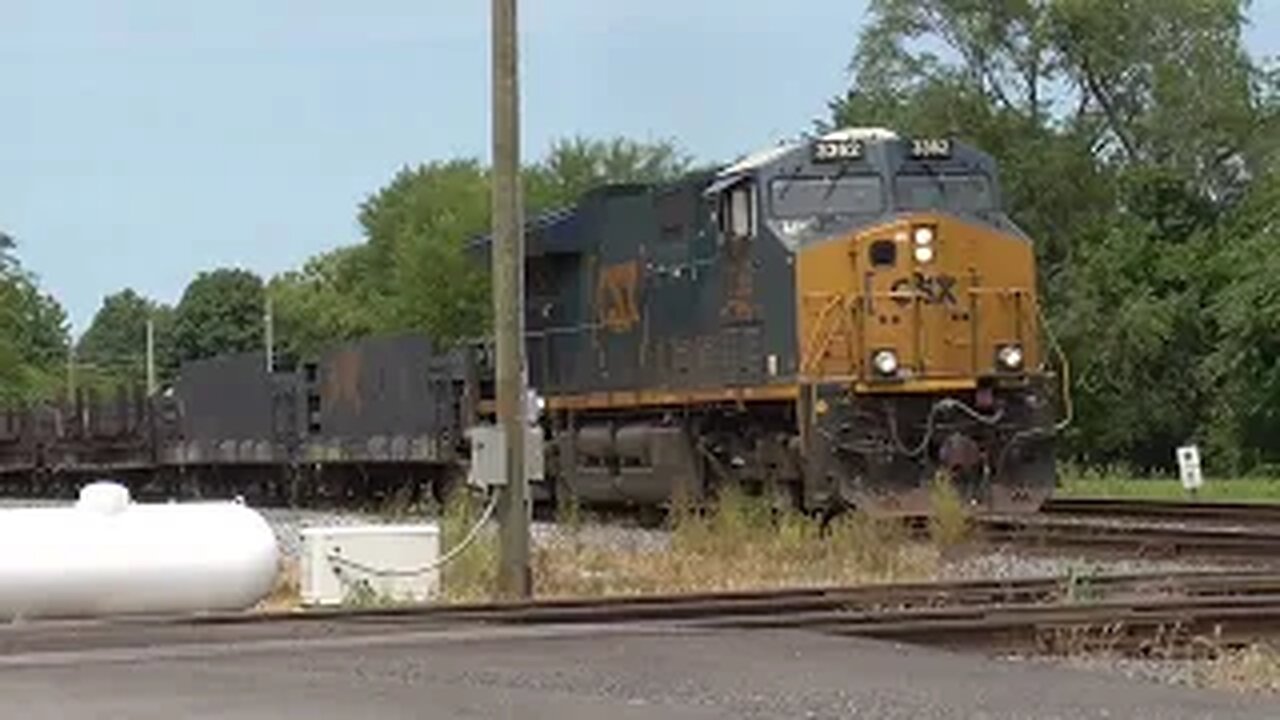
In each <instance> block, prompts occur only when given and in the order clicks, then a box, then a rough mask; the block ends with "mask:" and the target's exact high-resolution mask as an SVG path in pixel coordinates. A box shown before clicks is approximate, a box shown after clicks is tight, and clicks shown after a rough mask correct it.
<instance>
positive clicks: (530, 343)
mask: <svg viewBox="0 0 1280 720" xmlns="http://www.w3.org/2000/svg"><path fill="white" fill-rule="evenodd" d="M996 170H997V168H996V164H995V163H994V162H993V160H992V159H991V158H990V157H989V156H987V155H986V154H984V153H982V152H981V151H979V150H978V149H976V148H974V147H971V146H969V145H966V144H964V143H962V142H958V141H954V140H952V139H946V138H943V139H929V138H924V139H921V138H905V137H900V136H898V135H897V134H895V133H893V132H890V131H887V130H881V129H861V128H853V129H844V130H839V131H835V132H830V133H827V134H824V135H821V136H819V137H815V138H809V139H806V140H803V141H797V142H791V143H787V144H782V145H779V146H777V147H773V148H769V149H767V150H765V151H763V152H760V153H756V154H754V155H750V156H748V157H746V158H744V159H742V160H741V161H739V162H737V163H735V164H733V165H731V166H729V167H725V168H723V169H720V170H718V171H711V172H700V173H695V174H692V175H689V176H687V177H684V178H681V179H679V180H677V181H673V182H667V183H659V184H631V185H609V186H605V187H600V188H597V189H595V190H593V191H591V192H588V193H586V194H585V195H584V196H583V197H582V198H580V200H579V202H578V203H576V204H575V205H574V206H573V207H570V208H565V209H562V210H558V211H554V212H550V213H546V214H544V215H541V216H538V217H536V218H531V219H529V220H528V222H527V223H526V233H527V234H526V243H525V244H526V268H525V269H526V282H525V291H526V317H525V325H526V331H527V343H526V353H527V354H526V357H527V371H528V378H529V382H530V384H531V385H532V386H533V387H534V388H535V389H536V390H537V392H538V393H539V395H540V396H541V397H542V398H543V399H544V401H545V410H544V412H543V413H542V417H541V423H542V427H541V431H542V433H543V440H544V442H545V445H544V449H545V450H546V451H547V452H546V453H545V456H546V481H545V482H541V483H538V484H537V486H536V487H535V497H541V498H544V499H555V498H558V497H563V496H564V495H565V494H571V495H574V496H576V497H577V498H579V499H580V500H581V501H583V502H584V503H586V504H597V503H608V504H614V503H624V504H633V505H640V506H654V505H661V504H663V503H666V502H668V501H669V500H671V499H672V498H673V497H677V496H681V497H685V498H688V499H690V500H694V501H696V500H698V499H700V498H705V497H708V496H710V495H712V494H714V493H715V492H716V491H717V489H718V488H721V487H724V486H725V485H730V484H731V485H736V486H739V487H743V488H746V489H748V490H750V491H755V492H761V493H766V494H768V495H770V496H771V497H773V498H776V499H777V500H778V501H780V502H783V503H787V504H790V505H793V506H797V507H801V508H805V509H827V508H839V507H848V506H856V507H859V508H864V509H866V510H869V511H872V512H878V513H889V514H894V513H912V514H915V513H922V512H927V511H928V507H929V497H930V495H929V486H930V482H931V480H932V479H933V478H934V477H935V476H937V475H938V473H939V471H946V474H945V476H946V477H949V478H950V480H951V482H953V483H955V485H956V487H957V489H958V490H959V491H960V493H961V494H962V496H963V497H964V498H965V499H966V500H967V501H968V502H970V503H971V504H972V505H973V506H974V507H975V508H976V509H978V510H987V511H1025V510H1034V509H1036V508H1037V507H1038V506H1039V505H1040V503H1041V502H1043V500H1044V499H1045V498H1047V496H1048V495H1049V494H1050V493H1051V490H1052V488H1053V485H1054V475H1055V470H1054V452H1053V441H1054V435H1055V429H1056V424H1057V422H1058V407H1057V403H1056V388H1057V377H1056V375H1055V374H1053V373H1052V372H1050V370H1049V365H1050V363H1049V362H1048V358H1047V353H1046V352H1045V348H1044V347H1042V336H1044V334H1045V330H1046V328H1045V327H1044V326H1043V323H1042V320H1041V318H1042V315H1041V312H1040V303H1039V295H1038V293H1037V291H1036V265H1035V260H1034V252H1033V248H1032V244H1031V240H1030V239H1029V238H1027V237H1026V236H1025V235H1024V234H1023V233H1022V232H1021V231H1020V230H1019V229H1018V227H1017V226H1016V225H1015V224H1014V223H1013V222H1012V221H1011V220H1010V218H1009V216H1008V214H1007V213H1006V212H1005V210H1004V207H1003V204H1002V202H1001V191H1000V185H999V182H998V177H997V172H996ZM471 250H472V251H474V254H475V258H476V262H478V263H486V262H487V261H488V258H489V250H490V240H489V239H488V238H480V239H478V240H477V241H476V242H474V243H472V245H471ZM490 358H491V353H490V352H488V345H487V343H478V344H467V345H466V346H464V347H450V348H441V347H436V346H434V345H433V344H432V343H431V342H430V341H429V340H428V339H426V338H412V337H410V338H399V339H396V338H390V339H371V340H366V341H360V342H357V343H354V344H348V345H345V346H340V347H338V348H336V349H331V350H330V351H328V352H326V353H325V354H323V355H321V356H319V357H317V358H312V359H311V360H305V359H304V360H303V361H302V362H301V363H299V364H298V365H296V366H294V367H291V368H285V367H271V368H269V369H268V368H267V367H266V366H265V364H264V362H263V359H264V358H263V355H262V354H261V353H258V354H249V355H246V356H241V357H238V358H221V359H217V360H211V361H204V362H202V363H198V364H195V365H192V366H190V367H188V368H185V369H184V370H183V373H182V378H181V379H180V380H179V381H178V383H176V384H175V386H174V389H173V393H172V395H171V397H169V398H168V399H167V400H166V401H165V403H164V404H163V408H164V410H163V412H161V411H160V410H156V409H155V408H156V407H158V406H157V405H156V404H155V403H151V404H149V405H147V406H146V408H144V407H143V406H142V405H138V407H137V412H136V413H134V414H133V415H129V417H134V418H135V422H134V423H133V425H134V426H135V427H136V428H142V429H141V430H136V431H134V432H132V434H131V437H133V440H132V441H131V442H123V441H122V440H121V439H120V438H118V437H117V438H115V439H114V440H111V441H110V442H107V441H103V442H101V443H98V444H97V445H96V446H95V444H94V442H92V438H87V436H84V433H83V432H81V434H80V435H79V436H77V438H78V439H77V442H76V443H74V444H73V450H72V451H69V453H68V452H63V453H62V454H61V455H59V452H58V450H57V448H58V447H59V446H58V444H57V443H49V442H42V443H41V442H34V441H32V439H31V437H30V433H29V432H26V431H24V430H23V429H22V428H23V427H25V426H22V425H21V423H16V424H15V422H14V421H13V420H12V417H10V419H9V420H8V421H7V424H6V423H0V480H4V479H5V478H8V482H9V483H10V484H12V482H13V479H14V478H15V477H17V475H15V472H14V471H13V468H20V469H21V468H26V469H27V470H29V471H35V470H38V469H39V468H40V467H41V466H42V463H43V467H44V470H43V471H42V472H43V477H45V478H46V479H48V478H56V477H59V473H62V475H61V476H67V475H68V473H70V472H71V469H73V468H80V469H81V470H84V469H86V468H88V469H90V470H92V469H93V468H94V467H102V466H106V465H104V463H107V464H109V465H110V466H111V467H115V468H117V469H118V468H120V467H125V466H127V467H129V468H133V469H138V468H143V469H145V470H147V471H148V472H153V473H154V472H156V471H158V473H159V474H160V475H163V476H167V477H170V478H174V477H177V478H182V479H184V482H197V483H205V484H208V483H211V482H212V483H214V484H215V486H216V487H217V488H220V489H221V488H224V487H225V486H227V485H236V484H237V483H239V484H241V485H243V484H244V483H246V482H254V483H257V486H258V487H268V488H273V490H272V492H273V494H275V495H277V496H279V495H280V494H281V493H282V492H283V491H284V489H286V488H287V489H288V491H289V493H290V497H292V498H294V499H296V498H297V497H299V495H301V496H302V497H311V496H333V495H338V496H342V497H348V498H350V497H353V496H358V495H361V494H369V493H374V494H385V493H387V492H390V491H391V489H392V486H394V485H396V484H397V483H405V482H409V483H413V484H420V483H422V482H424V481H425V482H428V483H432V484H435V485H436V486H437V490H438V489H439V485H440V483H443V482H445V480H446V479H447V478H450V477H454V478H456V477H457V476H458V474H459V473H458V472H457V469H458V468H460V467H461V466H462V465H464V464H465V462H466V459H467V457H468V456H467V448H466V442H467V441H466V437H467V432H466V430H467V428H468V427H470V426H471V425H474V424H476V423H485V422H488V421H490V420H491V419H492V413H493V383H492V366H491V363H490V361H489V359H490ZM1064 397H1065V396H1064ZM147 408H151V410H150V411H147ZM144 415H148V416H149V418H150V419H149V420H147V421H146V422H143V421H142V417H143V416H144ZM84 416H85V411H84V410H83V409H78V410H77V412H76V417H81V418H83V417H84ZM64 424H65V423H64ZM52 425H58V423H52ZM45 426H51V424H50V423H48V422H46V423H45ZM6 428H7V430H6ZM6 433H7V435H6ZM24 433H25V434H24ZM125 434H126V435H129V434H130V433H125ZM6 437H8V444H7V445H6ZM24 438H25V440H24ZM6 448H8V449H7V450H6ZM23 448H26V449H27V450H23ZM33 448H34V449H33ZM95 448H96V449H95ZM112 448H114V449H115V450H111V449H112ZM121 448H123V450H121ZM108 450H111V451H110V452H108ZM144 450H145V451H144ZM28 451H29V452H30V453H36V452H37V451H38V454H39V458H34V455H28V456H23V455H22V453H23V452H28ZM15 454H16V455H17V456H19V460H23V458H25V460H24V461H23V462H25V464H23V462H17V463H15V460H14V457H15ZM33 458H34V459H33ZM95 458H96V460H95ZM86 459H87V460H86ZM108 460H109V461H110V462H109V463H108ZM86 462H88V464H87V465H86ZM94 463H98V465H94ZM5 468H9V470H8V471H7V472H6V470H5ZM51 468H52V469H51ZM59 468H60V470H59ZM335 488H336V489H335ZM238 489H239V488H238Z"/></svg>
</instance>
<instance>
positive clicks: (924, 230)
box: [915, 225, 933, 245]
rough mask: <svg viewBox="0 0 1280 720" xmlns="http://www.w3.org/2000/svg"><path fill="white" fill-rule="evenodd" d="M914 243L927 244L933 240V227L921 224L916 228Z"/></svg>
mask: <svg viewBox="0 0 1280 720" xmlns="http://www.w3.org/2000/svg"><path fill="white" fill-rule="evenodd" d="M915 238H916V245H928V244H930V243H932V242H933V228H931V227H928V226H927V225H926V226H921V227H918V228H916V233H915Z"/></svg>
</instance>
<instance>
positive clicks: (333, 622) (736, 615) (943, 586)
mask: <svg viewBox="0 0 1280 720" xmlns="http://www.w3.org/2000/svg"><path fill="white" fill-rule="evenodd" d="M646 624H647V625H650V626H652V625H655V624H656V625H660V626H664V627H673V626H674V627H678V628H685V629H693V630H698V629H702V630H714V629H736V630H752V629H798V630H811V631H818V632H826V633H834V634H842V635H856V636H867V637H876V638H884V639H895V640H901V641H904V642H913V643H920V644H929V645H942V646H949V647H983V648H1002V649H1010V648H1019V649H1032V650H1038V651H1041V652H1044V651H1046V650H1048V651H1053V650H1055V649H1061V648H1067V649H1080V648H1081V647H1082V646H1081V644H1080V643H1081V640H1082V638H1083V639H1084V640H1087V641H1089V642H1093V643H1095V644H1096V643H1102V644H1103V645H1104V646H1105V647H1107V648H1108V649H1112V650H1116V649H1119V650H1129V651H1141V649H1142V648H1143V647H1149V646H1151V645H1152V643H1162V644H1161V645H1160V647H1161V648H1162V651H1168V649H1169V648H1170V647H1171V640H1172V641H1173V643H1174V644H1177V645H1178V646H1179V647H1184V648H1195V647H1196V644H1195V640H1196V639H1197V638H1198V637H1201V636H1209V637H1212V638H1214V641H1215V642H1217V643H1224V642H1225V643H1232V642H1245V641H1248V640H1252V639H1255V638H1256V637H1258V636H1260V635H1268V636H1274V635H1278V634H1280V573H1273V572H1264V571H1261V570H1257V571H1239V572H1223V571H1192V572H1159V573H1137V574H1125V575H1102V576H1098V577H1083V578H1062V577H1040V578H1023V579H1007V580H966V581H938V582H922V583H903V584H884V585H862V586H844V587H819V588H796V589H784V590H767V591H744V592H722V593H697V594H688V595H652V596H636V597H612V598H587V599H548V600H534V601H523V602H506V603H482V604H472V605H443V604H442V605H428V606H403V607H387V608H365V609H325V610H304V611H293V612H272V613H230V614H221V615H210V616H199V617H169V618H130V619H121V620H111V621H70V622H67V621H62V622H52V623H39V622H37V623H29V624H19V625H13V626H0V658H2V657H3V656H5V655H9V654H21V653H31V652H42V651H43V652H50V651H52V652H57V651H61V650H75V649H79V648H83V647H96V648H121V649H123V648H131V647H140V646H144V645H145V646H148V647H149V646H152V645H155V644H165V645H184V644H197V645H198V644H200V643H209V642H213V643H225V642H229V641H232V640H234V639H256V640H270V639H285V640H289V641H294V640H299V641H305V640H306V639H308V638H315V639H332V638H335V637H340V636H343V635H346V636H366V635H384V636H386V635H394V634H400V633H415V632H418V633H420V632H432V631H434V630H441V631H444V630H465V629H466V628H479V627H504V626H505V627H513V626H519V627H529V628H534V627H537V626H580V627H582V628H583V629H584V630H585V631H587V632H592V631H594V629H595V628H603V627H620V626H627V625H635V626H641V627H643V626H645V625H646Z"/></svg>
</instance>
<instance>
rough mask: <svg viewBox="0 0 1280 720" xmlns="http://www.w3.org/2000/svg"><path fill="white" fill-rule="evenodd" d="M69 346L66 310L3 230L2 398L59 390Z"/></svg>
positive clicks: (22, 398)
mask: <svg viewBox="0 0 1280 720" xmlns="http://www.w3.org/2000/svg"><path fill="white" fill-rule="evenodd" d="M67 347H68V329H67V317H66V313H65V312H64V311H63V309H62V307H61V306H60V305H59V304H58V302H57V301H56V300H55V299H54V298H53V297H52V296H50V295H47V294H45V293H44V292H42V291H41V290H40V288H39V285H38V284H37V280H36V278H35V276H34V275H32V274H31V273H29V272H27V271H26V270H25V269H24V268H23V267H22V264H21V262H20V261H19V260H18V257H17V243H16V242H15V241H14V240H13V239H12V238H11V237H9V236H8V235H3V234H0V402H4V403H6V404H9V403H14V402H23V401H28V400H34V399H38V398H41V397H47V396H49V395H51V394H53V393H54V392H55V391H56V389H57V386H58V383H59V381H60V377H61V374H60V372H59V369H60V368H61V367H62V366H63V363H64V362H65V359H66V357H67Z"/></svg>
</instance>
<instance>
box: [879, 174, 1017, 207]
mask: <svg viewBox="0 0 1280 720" xmlns="http://www.w3.org/2000/svg"><path fill="white" fill-rule="evenodd" d="M894 185H895V187H894V194H895V195H896V197H897V206H898V207H899V208H901V209H903V210H954V211H962V212H986V211H990V210H995V209H996V207H995V198H994V197H993V194H992V192H991V182H990V181H989V180H988V179H987V178H986V176H984V175H975V174H966V175H934V174H923V173H922V174H909V175H899V176H898V178H897V180H896V181H895V183H894Z"/></svg>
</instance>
